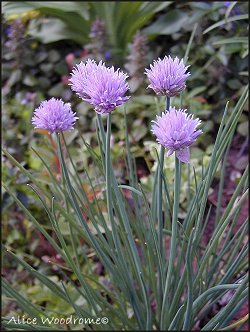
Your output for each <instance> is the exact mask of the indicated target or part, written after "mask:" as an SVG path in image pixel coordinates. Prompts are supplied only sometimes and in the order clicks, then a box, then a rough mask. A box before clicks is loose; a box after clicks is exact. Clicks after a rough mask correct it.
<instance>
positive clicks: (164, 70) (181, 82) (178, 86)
mask: <svg viewBox="0 0 250 332" xmlns="http://www.w3.org/2000/svg"><path fill="white" fill-rule="evenodd" d="M188 67H189V66H185V65H184V63H183V59H181V60H179V59H178V58H177V57H175V59H172V58H171V56H170V55H169V56H165V57H164V58H163V59H160V58H159V59H158V60H157V61H154V62H153V64H151V65H150V69H146V70H145V74H146V75H147V77H148V80H149V82H150V84H149V86H148V88H151V89H153V90H154V92H155V93H156V94H157V95H163V96H167V97H174V96H178V95H179V94H180V93H181V92H182V91H183V90H184V89H185V88H186V84H185V82H186V79H187V78H188V76H190V75H191V74H190V73H189V72H187V69H188Z"/></svg>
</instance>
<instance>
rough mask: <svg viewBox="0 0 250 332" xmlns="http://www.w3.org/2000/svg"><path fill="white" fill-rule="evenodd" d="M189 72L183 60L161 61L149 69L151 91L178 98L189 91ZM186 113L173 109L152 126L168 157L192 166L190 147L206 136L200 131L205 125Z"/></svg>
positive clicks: (167, 58)
mask: <svg viewBox="0 0 250 332" xmlns="http://www.w3.org/2000/svg"><path fill="white" fill-rule="evenodd" d="M187 69H188V66H185V65H184V63H183V59H182V60H179V59H178V58H177V57H176V58H175V59H172V58H171V57H170V56H168V57H167V56H165V57H164V58H163V59H158V60H157V61H154V63H153V65H150V69H146V70H145V74H146V75H147V77H148V80H149V82H150V85H149V86H148V88H151V89H153V90H154V91H155V93H156V94H158V95H165V96H166V97H167V98H170V97H173V96H178V95H179V94H180V93H181V92H182V91H183V90H184V89H185V88H186V79H187V78H188V76H190V73H189V72H187ZM186 111H187V110H183V109H179V110H176V109H175V107H170V108H169V110H165V112H162V114H161V116H156V120H154V121H153V125H152V132H153V134H154V135H155V136H156V140H157V142H158V143H160V144H161V145H162V146H164V148H167V149H168V152H167V156H170V155H172V154H173V153H174V152H175V155H176V157H177V158H178V159H179V160H180V161H182V162H183V163H189V160H190V156H189V146H190V145H191V144H192V143H194V141H195V140H196V138H197V137H198V136H199V135H200V134H201V133H202V131H201V130H200V129H199V130H197V126H198V125H199V124H200V123H201V122H200V121H199V119H193V116H191V115H188V114H187V113H186Z"/></svg>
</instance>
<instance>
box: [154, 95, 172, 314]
mask: <svg viewBox="0 0 250 332" xmlns="http://www.w3.org/2000/svg"><path fill="white" fill-rule="evenodd" d="M169 107H170V97H166V110H165V112H167V111H169ZM164 152H165V148H164V146H161V151H160V158H159V166H158V168H159V169H158V175H157V176H158V187H157V214H158V241H159V252H160V256H161V257H162V258H163V259H164V257H163V256H164V255H163V226H164V225H163V214H162V180H163V165H164ZM158 275H159V281H158V288H159V294H160V301H162V280H161V279H162V278H161V273H160V271H158ZM160 311H161V307H160V303H159V313H160Z"/></svg>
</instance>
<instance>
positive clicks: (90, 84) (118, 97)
mask: <svg viewBox="0 0 250 332" xmlns="http://www.w3.org/2000/svg"><path fill="white" fill-rule="evenodd" d="M127 77H128V76H127V75H126V74H125V73H123V72H122V71H120V70H119V69H118V70H116V71H115V69H114V67H113V66H112V67H111V68H108V67H106V66H105V64H104V63H103V62H102V61H100V62H99V63H98V64H97V63H96V62H95V61H94V60H90V59H88V60H87V62H86V63H83V62H80V64H78V65H76V67H75V68H74V69H73V71H72V73H71V78H70V79H69V81H70V82H71V83H70V85H71V89H72V90H73V91H75V92H76V93H77V94H78V96H79V97H80V98H82V99H83V100H84V101H86V102H87V103H90V104H91V105H93V106H95V111H96V112H97V113H99V114H102V113H109V112H111V111H112V110H113V109H115V108H116V106H119V105H122V104H123V103H125V102H126V101H127V100H128V99H129V98H130V97H128V96H124V95H125V93H126V92H127V91H128V90H129V86H128V84H127V83H126V81H125V80H126V78H127Z"/></svg>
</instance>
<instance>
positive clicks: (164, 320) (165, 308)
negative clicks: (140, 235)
mask: <svg viewBox="0 0 250 332" xmlns="http://www.w3.org/2000/svg"><path fill="white" fill-rule="evenodd" d="M180 168H181V164H180V160H179V159H178V158H177V157H176V156H175V180H174V206H173V217H172V236H171V243H170V256H169V263H168V271H167V278H166V283H165V289H164V296H163V301H162V308H161V319H160V324H161V325H160V328H161V330H165V329H166V326H165V324H166V325H167V326H168V325H169V305H168V296H169V294H168V292H169V289H170V282H171V277H172V276H173V268H174V260H175V257H176V239H177V221H178V211H179V197H180V182H181V181H180V180H181V176H180V175H181V173H180Z"/></svg>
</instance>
